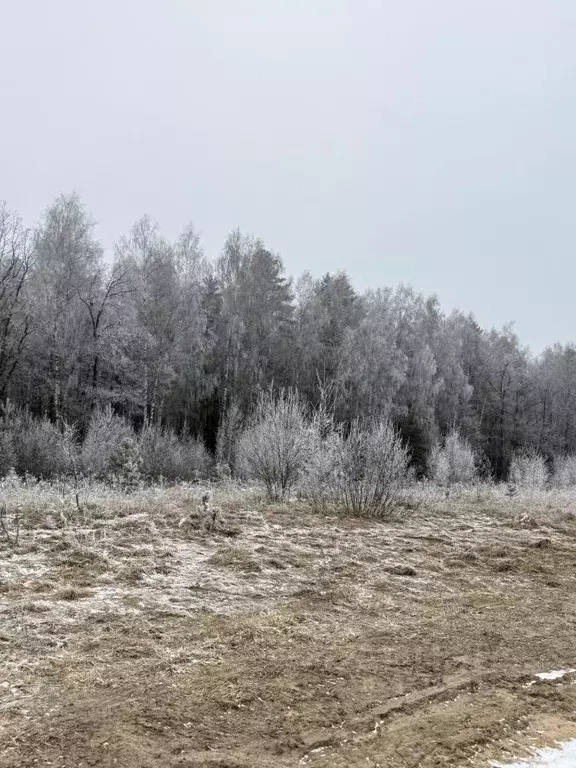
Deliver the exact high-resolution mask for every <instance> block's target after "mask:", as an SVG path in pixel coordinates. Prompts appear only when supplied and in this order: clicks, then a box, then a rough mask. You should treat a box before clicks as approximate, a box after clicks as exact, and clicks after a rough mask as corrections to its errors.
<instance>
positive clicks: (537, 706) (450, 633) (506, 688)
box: [0, 492, 576, 768]
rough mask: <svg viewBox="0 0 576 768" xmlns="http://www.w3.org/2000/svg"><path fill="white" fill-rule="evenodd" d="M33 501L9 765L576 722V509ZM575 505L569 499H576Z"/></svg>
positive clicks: (206, 757)
mask: <svg viewBox="0 0 576 768" xmlns="http://www.w3.org/2000/svg"><path fill="white" fill-rule="evenodd" d="M216 500H217V501H218V503H220V504H221V507H222V511H221V513H220V515H219V523H218V530H217V531H216V532H206V531H202V530H198V529H197V528H196V527H195V525H194V524H191V525H189V524H188V523H187V522H186V523H184V524H179V523H181V521H182V519H183V515H184V516H185V517H186V516H187V515H188V513H189V512H190V511H191V510H193V509H194V508H196V507H198V504H199V502H198V494H196V495H194V494H193V493H191V494H188V495H181V496H178V497H170V498H167V500H164V499H163V498H162V496H161V494H159V495H157V496H155V497H154V498H153V499H151V500H149V501H146V499H139V498H134V499H133V500H132V501H127V502H125V503H123V504H122V505H120V506H115V505H114V504H113V503H112V502H109V503H108V502H107V501H103V502H101V503H92V504H90V505H86V508H85V509H84V511H83V513H82V515H80V516H79V517H78V519H75V520H72V519H70V518H66V517H65V516H64V515H62V514H59V513H58V510H57V509H54V508H52V507H50V505H48V506H46V508H44V507H42V505H39V506H37V507H35V506H34V505H29V507H28V510H27V512H26V513H25V514H24V516H23V520H24V524H25V528H24V530H23V531H22V532H21V537H20V543H19V546H18V548H17V549H13V548H11V547H10V545H9V543H7V542H4V543H2V544H1V545H0V766H1V767H2V768H8V767H10V768H27V767H28V766H58V767H60V768H63V767H64V766H65V767H66V768H72V767H74V768H80V767H84V766H106V767H108V766H118V767H121V768H166V767H169V766H179V767H182V768H193V767H194V768H196V767H198V768H200V766H202V767H203V768H265V767H266V768H268V767H270V768H272V767H273V766H298V765H304V766H309V768H324V767H325V766H338V767H342V768H344V767H347V766H372V767H373V768H374V767H375V766H381V767H382V768H412V767H414V768H415V767H416V766H425V767H426V768H432V766H446V765H448V766H470V765H472V766H489V765H490V761H491V760H492V759H498V760H502V761H505V760H506V759H508V758H510V757H511V756H521V755H523V754H526V750H527V749H528V748H529V747H531V746H532V745H542V744H546V743H550V742H551V741H552V740H554V739H567V738H570V737H574V736H576V684H575V683H576V674H574V673H572V674H568V675H566V676H564V677H563V678H561V679H559V680H555V681H541V680H538V679H536V678H535V675H536V673H540V672H546V671H549V670H556V669H561V668H572V667H576V599H575V595H576V514H574V513H573V512H572V511H571V510H570V509H567V508H566V506H564V507H562V508H556V507H555V506H554V504H548V505H540V506H539V507H537V508H536V507H535V508H534V509H526V508H523V507H522V505H518V504H516V505H514V506H512V505H511V506H510V507H509V508H508V507H506V506H502V505H498V506H496V505H495V506H491V505H490V504H487V503H486V502H485V501H481V500H480V499H479V500H477V501H476V502H474V501H473V500H470V499H468V500H467V501H466V502H465V503H464V502H459V501H458V499H454V500H450V501H449V502H446V503H445V504H437V505H434V506H430V507H428V506H426V505H425V506H422V507H420V508H418V509H416V510H412V511H410V512H408V511H406V512H405V513H401V514H399V516H398V519H396V520H393V521H389V522H385V523H377V522H363V521H358V520H345V519H342V518H338V517H327V516H319V515H314V514H313V513H311V512H310V511H307V510H306V509H305V508H304V507H303V506H302V505H298V504H297V503H295V504H292V505H289V506H283V507H280V506H279V507H270V506H268V507H266V506H264V505H262V504H259V503H258V502H257V501H256V500H255V499H254V498H252V497H250V496H249V495H246V496H245V497H244V496H242V494H236V495H222V497H221V498H220V499H218V492H216ZM575 511H576V507H575Z"/></svg>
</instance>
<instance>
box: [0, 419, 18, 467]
mask: <svg viewBox="0 0 576 768" xmlns="http://www.w3.org/2000/svg"><path fill="white" fill-rule="evenodd" d="M15 465H16V451H15V449H14V435H13V432H12V430H11V429H6V428H0V477H6V475H8V473H9V472H10V470H11V469H12V468H13V467H14V466H15Z"/></svg>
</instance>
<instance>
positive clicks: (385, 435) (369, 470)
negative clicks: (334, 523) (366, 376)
mask: <svg viewBox="0 0 576 768" xmlns="http://www.w3.org/2000/svg"><path fill="white" fill-rule="evenodd" d="M409 465H410V454H409V451H408V449H407V448H406V447H405V446H404V444H403V443H402V439H401V437H400V435H399V433H398V432H397V431H396V430H395V429H394V427H393V426H392V424H391V423H390V422H389V421H379V422H375V423H372V424H369V425H367V426H365V427H363V426H362V425H361V424H360V423H359V422H358V421H356V422H354V423H353V424H352V427H351V429H350V433H349V435H348V436H347V438H346V439H345V440H343V441H342V442H341V444H340V448H339V452H338V459H337V467H336V476H335V497H336V502H337V504H338V505H339V506H340V507H341V508H342V509H343V511H345V512H347V513H348V514H352V515H361V516H370V517H384V516H385V515H387V514H389V513H390V512H391V510H392V509H393V507H394V506H395V505H396V503H397V502H398V499H399V496H400V493H401V491H402V489H403V488H404V487H405V486H406V484H407V483H408V478H409Z"/></svg>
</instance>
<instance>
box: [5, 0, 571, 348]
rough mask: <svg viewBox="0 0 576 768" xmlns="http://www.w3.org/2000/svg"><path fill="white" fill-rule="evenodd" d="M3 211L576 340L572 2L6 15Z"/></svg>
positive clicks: (70, 7) (349, 0)
mask: <svg viewBox="0 0 576 768" xmlns="http://www.w3.org/2000/svg"><path fill="white" fill-rule="evenodd" d="M0 12H1V13H0V17H1V19H2V42H1V43H0V98H1V101H0V104H1V110H2V117H1V122H0V126H1V128H0V132H1V133H0V135H1V139H2V141H1V142H0V198H4V199H5V200H6V201H7V202H8V204H9V205H10V206H11V207H13V208H16V209H18V210H19V212H20V213H21V214H22V215H23V216H24V217H25V218H26V219H27V220H29V221H31V220H34V219H36V218H38V216H39V214H40V213H41V211H42V209H43V208H44V207H45V206H46V205H47V204H48V203H49V202H50V200H51V199H52V198H53V197H54V196H55V195H56V194H58V193H59V192H61V191H70V190H72V189H77V190H78V192H79V193H80V195H81V196H82V198H83V199H84V201H85V202H86V204H87V206H88V208H89V209H90V211H91V212H92V213H93V215H94V216H95V217H96V219H97V220H98V221H99V228H98V234H99V236H100V237H101V239H102V241H103V243H104V245H105V246H107V247H111V245H112V243H113V241H114V240H115V239H117V238H118V237H119V236H120V235H121V234H122V233H124V232H126V231H127V230H128V229H129V227H130V226H131V224H132V223H133V222H134V220H135V219H136V218H138V217H139V216H140V215H142V214H143V213H145V212H147V213H149V214H150V215H151V216H152V217H153V218H155V219H157V220H158V221H159V222H160V224H161V226H162V228H163V229H164V231H165V232H166V233H167V234H168V235H175V234H176V233H177V232H178V230H179V229H180V227H181V226H182V225H184V224H185V223H186V222H188V221H190V220H191V221H193V222H194V223H195V225H196V227H197V228H198V229H199V230H200V232H201V234H202V238H203V242H204V245H205V247H206V250H207V252H208V254H209V255H210V256H215V255H216V254H217V253H218V251H219V250H220V247H221V244H222V241H223V239H224V237H225V235H226V233H227V231H228V230H230V229H231V228H233V227H235V226H238V225H239V226H240V227H242V229H244V230H245V231H249V232H252V233H254V234H257V235H259V236H261V237H262V238H263V239H264V240H265V241H266V242H267V243H268V244H269V246H270V247H271V248H272V249H274V250H276V251H278V252H280V253H281V254H282V257H283V259H284V262H285V264H286V267H287V270H288V271H289V272H290V273H292V274H298V273H300V272H301V271H303V270H304V269H310V270H311V271H312V272H313V273H314V274H316V275H320V274H321V273H323V272H325V271H327V270H336V269H346V270H347V271H348V272H349V274H350V275H351V276H352V278H353V280H354V283H355V284H356V285H357V286H358V287H359V288H362V289H363V288H365V287H368V286H376V285H382V284H383V285H392V284H396V283H398V282H400V281H407V282H411V283H412V284H413V285H414V286H415V287H416V288H417V289H419V290H423V291H425V292H427V293H431V292H435V293H437V294H438V296H439V298H440V300H441V302H442V305H443V307H444V308H445V309H447V310H450V309H452V308H453V307H458V308H461V309H463V310H466V311H468V310H471V311H473V312H474V313H475V314H476V316H477V318H478V320H479V321H480V322H481V323H482V324H484V325H502V324H503V323H505V322H507V321H509V320H511V321H516V327H517V330H518V333H519V334H520V337H521V339H522V340H523V341H524V342H526V343H528V344H530V345H532V347H533V348H534V349H535V350H540V349H541V348H542V347H543V346H545V345H546V344H547V343H549V342H553V341H556V340H559V341H567V340H570V339H573V338H576V328H575V316H576V313H575V311H574V305H573V295H574V283H575V279H576V259H575V255H576V249H575V245H576V231H575V227H576V217H575V216H574V207H575V203H576V87H575V85H574V83H575V75H576V71H575V70H576V45H575V41H576V3H575V2H574V0H550V1H549V2H544V0H394V1H393V2H388V1H387V0H203V1H202V2H200V1H199V0H155V1H154V2H151V1H150V0H115V1H114V2H113V1H112V0H98V1H96V0H91V1H90V2H88V0H82V1H81V0H0Z"/></svg>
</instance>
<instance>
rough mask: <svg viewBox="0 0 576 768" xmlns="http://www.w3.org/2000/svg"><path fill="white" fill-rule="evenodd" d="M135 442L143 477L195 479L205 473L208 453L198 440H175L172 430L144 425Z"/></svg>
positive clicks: (208, 460)
mask: <svg viewBox="0 0 576 768" xmlns="http://www.w3.org/2000/svg"><path fill="white" fill-rule="evenodd" d="M138 444H139V449H140V456H141V457H142V472H143V473H144V474H145V475H146V477H150V478H153V479H158V478H160V477H164V478H165V479H167V480H195V479H198V478H199V477H206V476H207V474H208V471H209V467H210V456H209V455H208V451H207V450H206V448H205V447H204V444H203V443H202V442H200V441H199V440H194V439H188V440H179V439H178V437H177V436H176V435H175V434H174V433H173V432H169V431H166V430H161V429H158V428H157V427H147V428H146V429H144V430H143V431H142V433H141V434H140V438H139V441H138Z"/></svg>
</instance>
